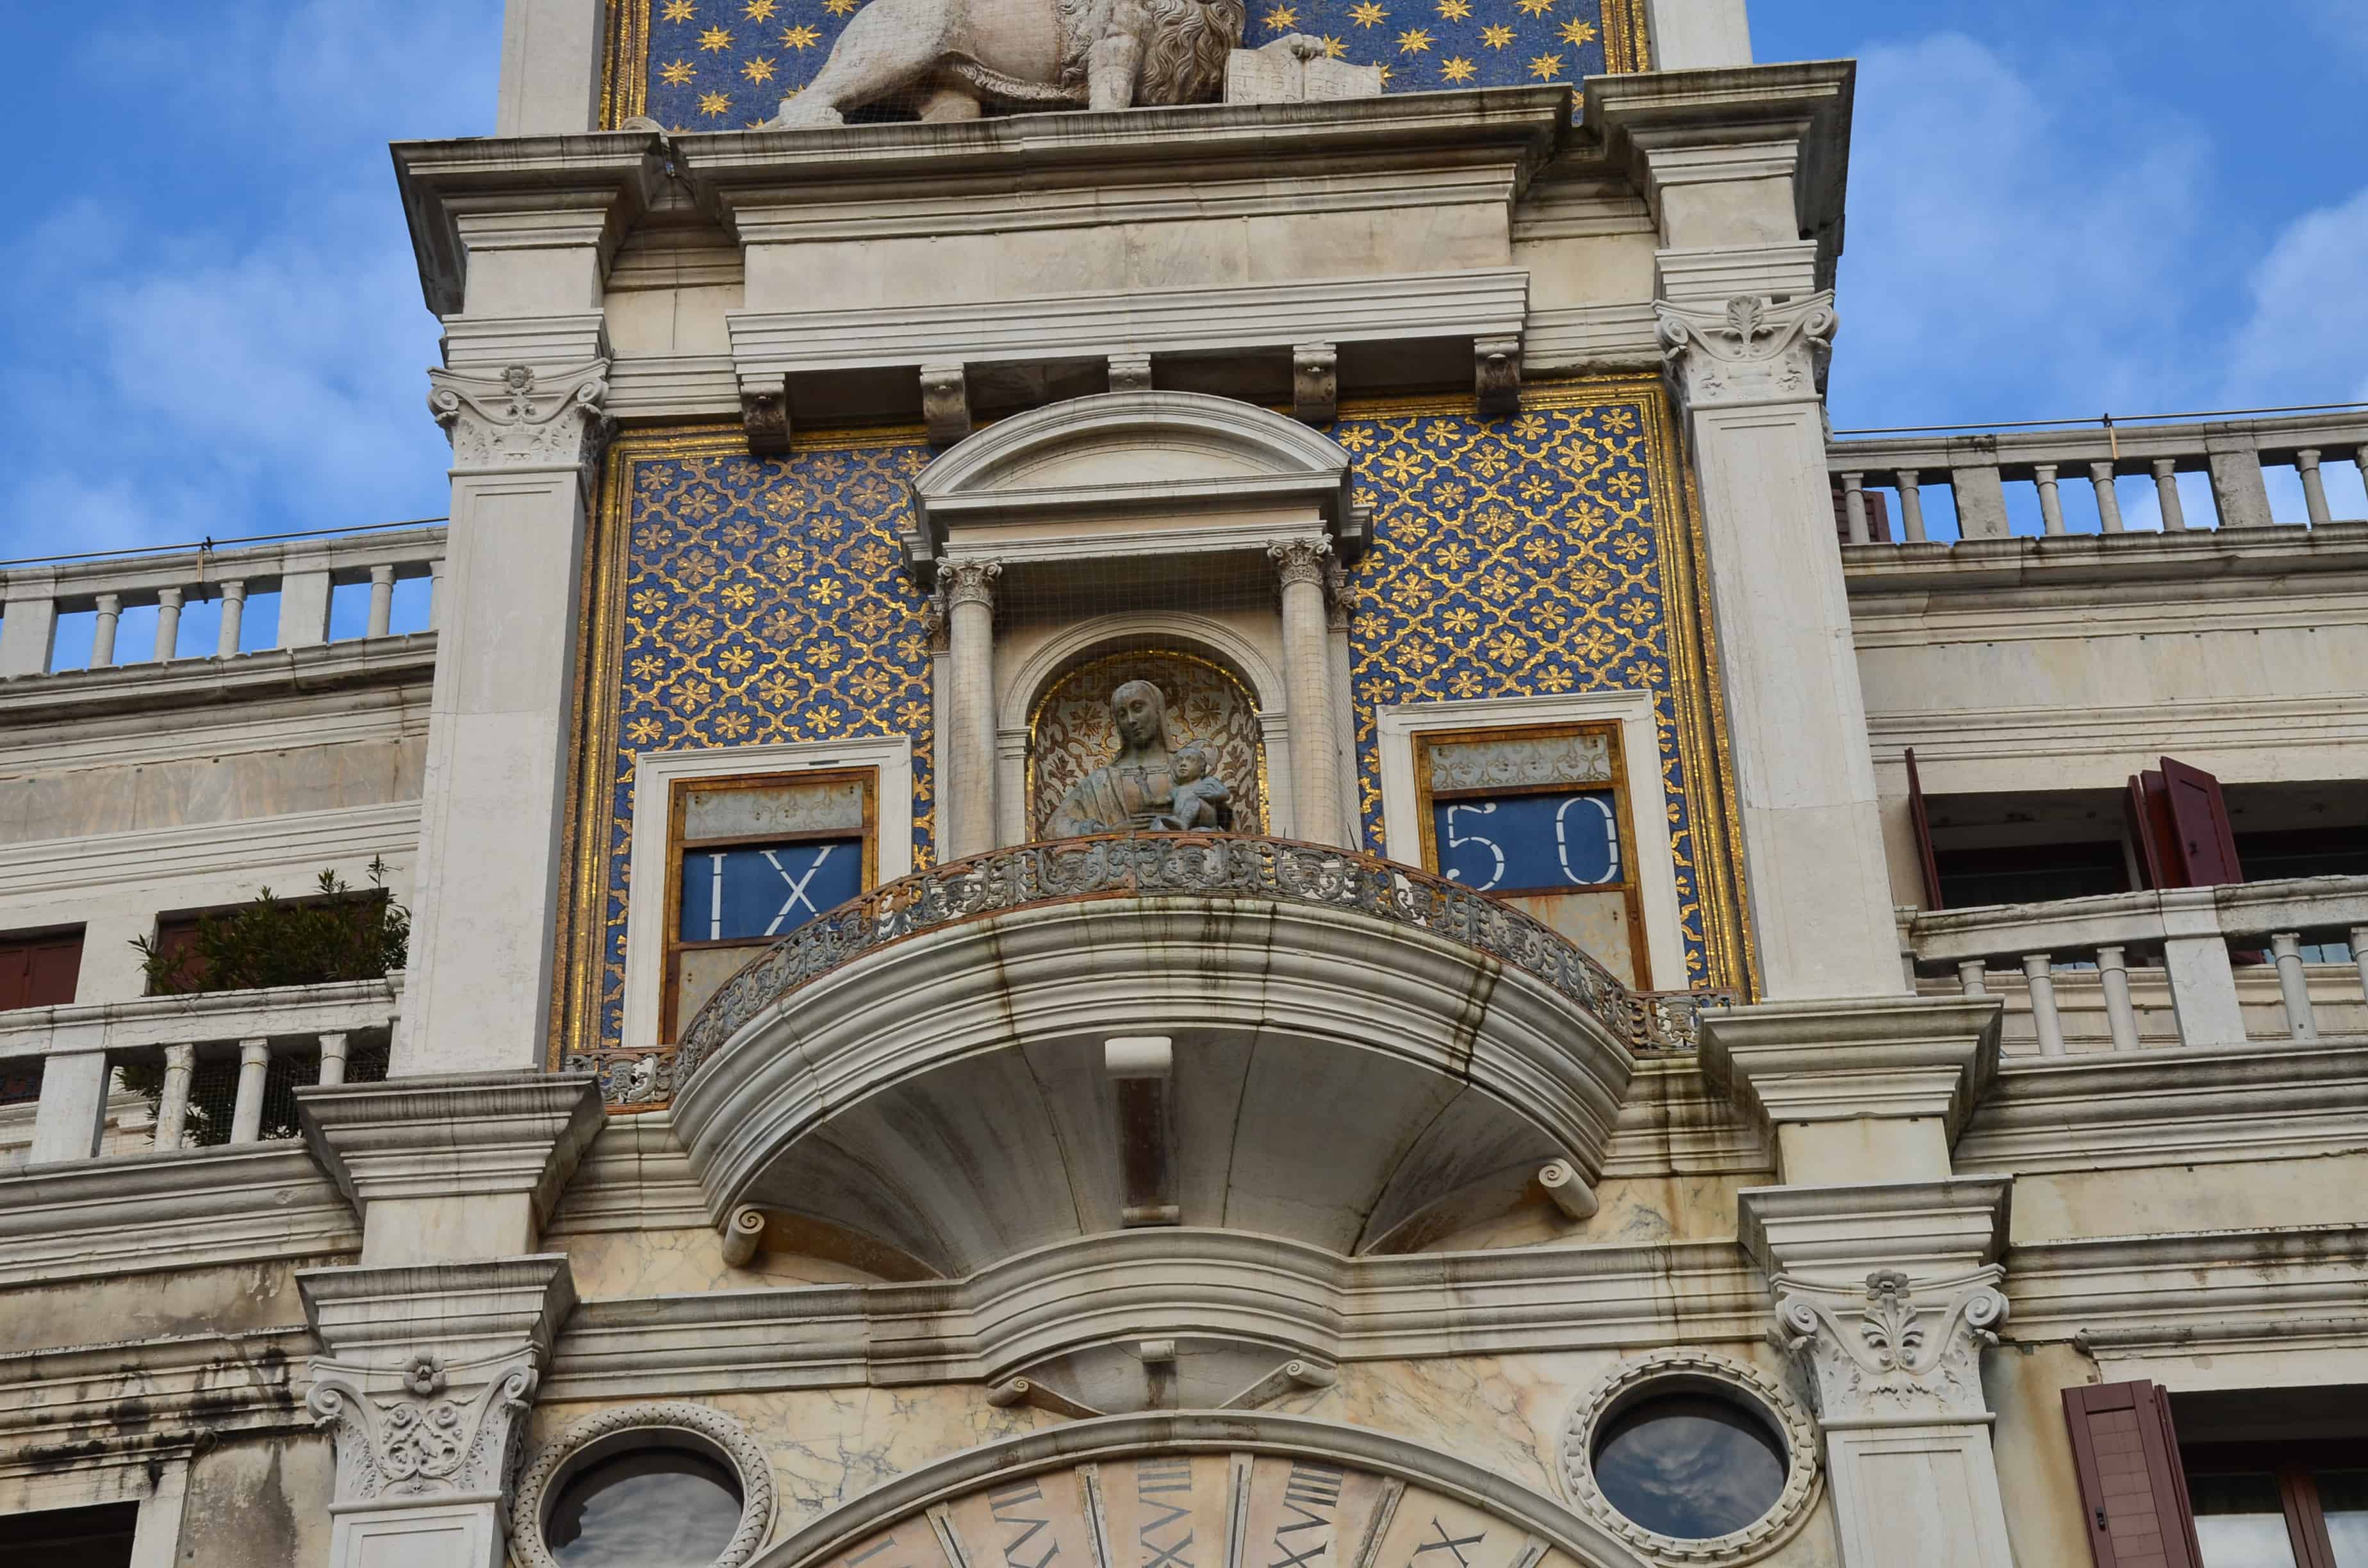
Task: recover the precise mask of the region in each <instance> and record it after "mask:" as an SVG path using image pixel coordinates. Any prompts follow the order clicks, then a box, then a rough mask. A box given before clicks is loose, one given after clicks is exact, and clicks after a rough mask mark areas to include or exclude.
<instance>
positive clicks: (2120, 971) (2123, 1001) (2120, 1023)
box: [2097, 948, 2138, 1051]
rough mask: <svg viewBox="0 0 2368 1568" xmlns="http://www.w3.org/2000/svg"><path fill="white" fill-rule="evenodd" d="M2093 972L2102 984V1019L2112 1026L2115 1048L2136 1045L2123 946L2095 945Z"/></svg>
mask: <svg viewBox="0 0 2368 1568" xmlns="http://www.w3.org/2000/svg"><path fill="white" fill-rule="evenodd" d="M2097 975H2098V978H2099V979H2100V980H2101V981H2102V982H2103V983H2104V987H2105V1019H2106V1022H2107V1023H2108V1024H2110V1025H2111V1026H2112V1031H2113V1049H2114V1050H2115V1051H2135V1050H2136V1049H2137V1048H2138V1015H2137V1009H2136V1008H2135V1007H2133V1006H2130V966H2129V956H2128V953H2127V951H2126V949H2121V948H2099V949H2097Z"/></svg>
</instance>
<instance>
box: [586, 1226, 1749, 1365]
mask: <svg viewBox="0 0 2368 1568" xmlns="http://www.w3.org/2000/svg"><path fill="white" fill-rule="evenodd" d="M1766 1308H1767V1290H1766V1287H1765V1284H1764V1282H1763V1281H1762V1278H1761V1277H1760V1276H1759V1273H1758V1272H1757V1271H1755V1270H1754V1269H1753V1268H1752V1267H1750V1266H1749V1264H1748V1263H1747V1262H1746V1261H1745V1260H1744V1259H1743V1258H1742V1257H1741V1256H1739V1255H1738V1254H1737V1253H1736V1248H1735V1246H1734V1245H1733V1244H1731V1243H1726V1242H1702V1243H1678V1244H1666V1243H1665V1244H1652V1245H1639V1246H1583V1247H1541V1248H1508V1249H1505V1250H1502V1251H1496V1252H1486V1253H1454V1254H1422V1255H1417V1256H1405V1257H1372V1256H1366V1257H1346V1256H1340V1255H1338V1254H1336V1253H1332V1252H1328V1251H1326V1250H1325V1249H1323V1248H1320V1247H1313V1246H1307V1245H1304V1244H1299V1243H1295V1242H1288V1241H1283V1240H1281V1239H1278V1238H1275V1237H1271V1236H1253V1235H1247V1234H1243V1233H1236V1232H1225V1231H1206V1230H1193V1229H1178V1230H1158V1231H1128V1232H1115V1233H1104V1234H1101V1235H1097V1236H1090V1237H1086V1238H1083V1239H1080V1240H1078V1241H1075V1242H1068V1243H1063V1244H1058V1245H1054V1246H1049V1247H1043V1248H1040V1249H1038V1250H1036V1251H1034V1252H1030V1253H1025V1254H1022V1255H1020V1256H1018V1257H1015V1258H1012V1259H1009V1260H1008V1261H1006V1262H1004V1263H999V1264H996V1265H995V1266H994V1267H990V1268H986V1269H983V1270H981V1271H980V1272H979V1273H977V1274H975V1275H973V1276H972V1277H971V1278H968V1279H963V1280H948V1281H931V1282H928V1283H922V1284H912V1285H824V1286H809V1287H802V1288H797V1289H791V1290H757V1291H717V1292H712V1293H708V1294H701V1295H689V1296H662V1297H647V1298H640V1299H635V1300H630V1301H593V1302H587V1303H586V1304H585V1305H583V1306H582V1307H580V1308H578V1309H577V1311H576V1312H575V1316H574V1318H573V1319H571V1320H570V1321H569V1323H568V1325H567V1327H566V1329H565V1331H564V1333H563V1334H562V1335H561V1337H560V1340H559V1344H558V1346H557V1348H556V1351H555V1354H554V1356H553V1358H552V1366H551V1371H550V1375H549V1378H548V1380H547V1383H546V1396H547V1397H550V1398H554V1399H563V1400H567V1399H590V1398H609V1397H624V1396H627V1395H644V1394H654V1393H659V1392H666V1393H671V1394H686V1393H690V1392H700V1391H705V1392H723V1391H728V1390H739V1391H757V1390H765V1389H783V1388H827V1387H845V1386H852V1385H860V1384H866V1383H872V1384H880V1385H900V1384H911V1383H926V1382H945V1381H999V1380H1001V1379H1004V1378H1007V1377H1009V1376H1011V1375H1013V1374H1014V1373H1016V1372H1019V1371H1020V1370H1023V1369H1026V1368H1028V1367H1029V1366H1030V1365H1031V1364H1032V1363H1034V1362H1035V1361H1037V1360H1040V1359H1042V1358H1045V1357H1047V1356H1051V1355H1055V1354H1059V1353H1061V1352H1063V1351H1066V1350H1071V1349H1074V1348H1076V1347H1077V1346H1083V1345H1089V1344H1095V1343H1104V1342H1110V1341H1114V1340H1122V1339H1134V1338H1142V1337H1154V1338H1156V1337H1165V1336H1167V1335H1175V1334H1177V1333H1180V1332H1190V1333H1193V1334H1201V1335H1223V1336H1227V1337H1233V1338H1236V1339H1242V1340H1249V1341H1255V1342H1257V1343H1259V1344H1264V1345H1269V1346H1274V1347H1276V1349H1277V1350H1278V1351H1279V1352H1281V1353H1285V1354H1296V1355H1302V1356H1308V1357H1313V1358H1317V1359H1319V1360H1321V1361H1324V1362H1327V1363H1328V1362H1338V1361H1360V1360H1365V1361H1370V1360H1395V1359H1408V1358H1432V1357H1446V1356H1468V1355H1497V1354H1512V1353H1519V1352H1527V1351H1549V1350H1565V1349H1574V1348H1586V1347H1598V1346H1621V1345H1631V1344H1637V1343H1644V1342H1647V1341H1651V1342H1656V1343H1657V1342H1661V1341H1671V1342H1677V1341H1702V1342H1709V1341H1715V1340H1722V1339H1725V1340H1731V1339H1736V1338H1748V1337H1751V1336H1752V1335H1755V1334H1757V1333H1758V1332H1759V1326H1760V1324H1761V1323H1762V1320H1763V1319H1764V1316H1765V1313H1766Z"/></svg>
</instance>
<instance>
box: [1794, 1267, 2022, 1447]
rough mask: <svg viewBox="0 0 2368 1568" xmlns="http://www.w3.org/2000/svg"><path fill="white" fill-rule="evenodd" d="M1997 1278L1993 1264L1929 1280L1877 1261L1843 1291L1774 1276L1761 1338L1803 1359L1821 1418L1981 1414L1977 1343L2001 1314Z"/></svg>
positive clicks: (1846, 1420) (1861, 1420)
mask: <svg viewBox="0 0 2368 1568" xmlns="http://www.w3.org/2000/svg"><path fill="white" fill-rule="evenodd" d="M2005 1277H2006V1271H2005V1270H2004V1269H2002V1268H1999V1267H1996V1266H1992V1267H1987V1268H1980V1269H1976V1270H1975V1271H1973V1272H1972V1273H1969V1274H1961V1275H1955V1276H1952V1277H1950V1278H1938V1279H1911V1278H1908V1276H1907V1274H1905V1273H1903V1272H1901V1271H1900V1270H1898V1269H1896V1268H1879V1269H1876V1270H1874V1271H1873V1272H1872V1273H1870V1274H1869V1275H1867V1277H1866V1282H1865V1284H1864V1286H1863V1287H1862V1288H1861V1289H1857V1290H1839V1289H1836V1288H1834V1287H1832V1286H1829V1285H1826V1284H1822V1283H1816V1282H1811V1281H1806V1280H1802V1279H1796V1278H1785V1277H1781V1276H1780V1277H1779V1278H1777V1280H1776V1282H1775V1283H1776V1290H1777V1297H1776V1328H1775V1331H1774V1333H1773V1334H1772V1335H1770V1338H1772V1339H1773V1340H1774V1341H1775V1342H1776V1343H1777V1344H1778V1345H1780V1346H1782V1347H1783V1348H1784V1349H1786V1350H1789V1351H1791V1352H1792V1353H1793V1354H1794V1355H1795V1356H1798V1357H1799V1358H1801V1359H1802V1361H1803V1362H1804V1364H1805V1365H1806V1367H1807V1369H1808V1370H1809V1372H1810V1374H1811V1379H1810V1381H1811V1386H1812V1389H1813V1390H1814V1392H1815V1397H1816V1404H1817V1414H1818V1415H1819V1417H1820V1419H1821V1420H1823V1422H1824V1423H1825V1424H1826V1425H1827V1426H1829V1427H1830V1426H1852V1425H1879V1424H1885V1423H1891V1424H1896V1423H1897V1422H1900V1421H1902V1420H1908V1421H1935V1422H1941V1421H1962V1420H1983V1419H1987V1416H1988V1414H1989V1405H1988V1403H1987V1401H1986V1400H1985V1398H1984V1397H1983V1394H1982V1352H1983V1351H1984V1350H1985V1349H1987V1347H1989V1346H1993V1345H1996V1344H1997V1343H1998V1334H1997V1332H1996V1331H1997V1329H1998V1325H1999V1324H2002V1323H2004V1322H2005V1321H2006V1315H2007V1301H2006V1297H2005V1295H2004V1294H2003V1293H2002V1292H2001V1291H2000V1290H1998V1283H1999V1281H2000V1280H2002V1279H2003V1278H2005Z"/></svg>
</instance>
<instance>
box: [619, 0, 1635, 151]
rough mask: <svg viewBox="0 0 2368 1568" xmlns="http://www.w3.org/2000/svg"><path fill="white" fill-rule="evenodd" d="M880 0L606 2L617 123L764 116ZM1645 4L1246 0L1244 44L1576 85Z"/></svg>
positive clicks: (1422, 71)
mask: <svg viewBox="0 0 2368 1568" xmlns="http://www.w3.org/2000/svg"><path fill="white" fill-rule="evenodd" d="M882 3H884V0H611V4H610V7H609V17H610V29H611V43H610V67H609V72H610V74H609V124H610V125H612V126H613V125H617V124H620V123H622V122H623V121H624V120H625V119H630V118H632V116H635V115H647V116H649V117H650V118H651V119H655V120H657V121H658V122H659V123H660V124H662V125H665V126H666V127H667V128H668V129H669V130H673V131H736V130H739V129H741V128H743V127H746V126H752V125H761V124H763V123H764V122H765V121H766V120H768V119H771V118H772V116H773V115H774V113H775V112H776V111H777V110H778V109H779V108H780V102H781V99H782V98H784V97H788V96H789V95H791V94H792V93H794V92H796V91H797V90H798V89H799V88H800V87H803V86H804V85H805V84H806V83H808V82H810V81H812V80H813V79H814V74H815V73H816V72H818V71H819V70H821V69H822V63H823V62H824V61H825V60H826V59H828V58H829V57H830V51H831V45H832V44H833V43H835V42H836V41H837V39H838V35H839V33H840V32H841V31H843V30H844V29H845V28H846V27H847V24H848V20H849V19H850V18H851V17H854V16H855V15H856V13H857V12H858V11H860V10H861V9H862V8H863V7H864V6H866V5H879V4H882ZM1640 8H1641V5H1640V0H1250V6H1249V15H1248V18H1247V24H1246V26H1245V28H1244V30H1243V40H1242V41H1243V44H1244V46H1245V47H1247V48H1250V49H1256V48H1258V46H1259V45H1261V44H1266V43H1271V42H1273V41H1274V40H1276V39H1279V38H1282V37H1285V36H1287V35H1289V34H1292V33H1306V34H1309V35H1312V36H1314V37H1316V38H1320V39H1322V40H1324V46H1325V48H1326V50H1328V51H1330V52H1331V53H1332V55H1333V56H1334V57H1335V58H1337V59H1340V60H1346V61H1349V62H1353V63H1355V64H1359V65H1378V66H1380V67H1381V68H1382V71H1383V90H1384V91H1387V92H1393V93H1419V92H1437V91H1440V90H1442V89H1450V88H1458V87H1508V86H1522V85H1528V86H1536V85H1542V84H1553V83H1576V82H1578V81H1581V80H1583V79H1584V78H1586V77H1588V76H1593V75H1599V74H1603V73H1605V72H1611V71H1634V70H1639V69H1642V62H1643V61H1644V59H1645V40H1644V30H1643V24H1642V22H1641V21H1640V20H1639V19H1638V14H1639V11H1640Z"/></svg>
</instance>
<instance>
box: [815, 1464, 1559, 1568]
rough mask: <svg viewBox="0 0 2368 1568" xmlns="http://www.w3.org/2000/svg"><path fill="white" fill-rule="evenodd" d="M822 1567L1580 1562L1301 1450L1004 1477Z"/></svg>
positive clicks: (1493, 1567)
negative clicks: (1291, 1454) (1296, 1454)
mask: <svg viewBox="0 0 2368 1568" xmlns="http://www.w3.org/2000/svg"><path fill="white" fill-rule="evenodd" d="M827 1562H828V1564H829V1568H1578V1564H1577V1562H1575V1561H1574V1560H1573V1559H1572V1558H1570V1557H1568V1556H1566V1555H1565V1554H1564V1553H1563V1552H1561V1551H1555V1550H1553V1549H1552V1548H1550V1547H1549V1546H1548V1544H1547V1543H1546V1542H1545V1541H1543V1540H1540V1539H1539V1538H1538V1537H1537V1536H1535V1535H1533V1534H1531V1533H1530V1532H1529V1531H1527V1530H1525V1529H1523V1528H1521V1527H1520V1526H1519V1525H1517V1524H1513V1523H1511V1522H1508V1521H1507V1520H1505V1519H1502V1518H1498V1517H1493V1516H1491V1515H1489V1514H1486V1513H1484V1512H1481V1511H1479V1510H1477V1509H1474V1508H1473V1507H1471V1506H1468V1505H1465V1504H1463V1503H1460V1502H1456V1501H1453V1500H1452V1499H1449V1498H1446V1497H1442V1496H1440V1495H1437V1494H1433V1493H1431V1492H1429V1491H1426V1490H1425V1489H1423V1488H1422V1487H1421V1486H1420V1485H1419V1484H1409V1483H1406V1482H1403V1481H1397V1480H1393V1479H1390V1478H1388V1477H1384V1476H1380V1475H1375V1474H1372V1473H1370V1472H1368V1471H1359V1470H1352V1469H1348V1468H1345V1467H1343V1466H1340V1465H1338V1464H1332V1463H1328V1462H1323V1461H1318V1460H1307V1459H1295V1458H1288V1457H1278V1456H1273V1455H1266V1454H1259V1455H1256V1456H1253V1455H1249V1454H1222V1453H1219V1454H1205V1453H1204V1454H1172V1453H1171V1454H1146V1455H1144V1456H1141V1457H1138V1458H1133V1459H1122V1460H1103V1461H1101V1462H1100V1463H1099V1464H1086V1465H1079V1466H1076V1467H1075V1468H1073V1469H1067V1470H1055V1471H1040V1472H1038V1473H1035V1474H1031V1475H1024V1476H1014V1477H1011V1478H1009V1479H1008V1480H1004V1481H1000V1482H997V1483H994V1484H993V1485H991V1486H989V1487H987V1488H986V1489H985V1490H982V1491H977V1492H973V1493H971V1494H968V1495H966V1496H962V1497H960V1498H957V1499H955V1500H954V1501H952V1502H950V1503H944V1504H940V1505H939V1506H936V1507H933V1508H930V1509H928V1511H927V1512H926V1513H923V1514H919V1515H916V1516H914V1517H908V1518H906V1519H904V1520H902V1521H900V1522H899V1523H897V1524H896V1525H894V1526H893V1527H892V1528H888V1529H885V1530H882V1531H878V1532H876V1533H874V1534H872V1535H871V1536H870V1537H869V1538H868V1539H865V1540H860V1541H859V1542H857V1543H856V1544H855V1545H854V1546H853V1547H852V1548H850V1549H849V1550H848V1551H845V1552H844V1553H842V1554H840V1555H838V1556H837V1557H834V1558H831V1559H828V1560H827Z"/></svg>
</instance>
